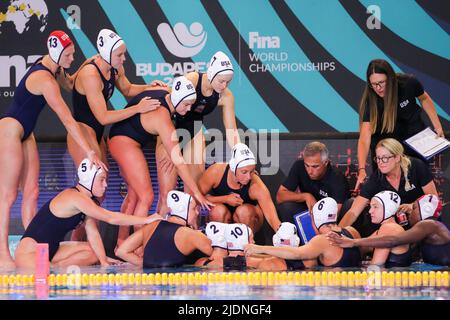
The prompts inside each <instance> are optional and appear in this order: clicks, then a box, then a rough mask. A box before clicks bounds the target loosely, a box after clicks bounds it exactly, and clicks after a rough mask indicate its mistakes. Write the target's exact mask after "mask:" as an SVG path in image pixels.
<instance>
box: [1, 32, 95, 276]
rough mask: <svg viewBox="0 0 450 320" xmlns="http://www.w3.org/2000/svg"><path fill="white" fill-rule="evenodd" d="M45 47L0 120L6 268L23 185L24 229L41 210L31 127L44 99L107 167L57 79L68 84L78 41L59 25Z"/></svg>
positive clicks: (88, 153) (10, 262)
mask: <svg viewBox="0 0 450 320" xmlns="http://www.w3.org/2000/svg"><path fill="white" fill-rule="evenodd" d="M47 48H48V54H47V55H45V56H44V57H42V58H40V59H38V60H37V61H36V62H35V63H34V64H33V65H32V66H31V67H30V69H29V70H28V71H27V72H26V74H25V75H24V77H23V78H22V80H21V81H20V83H19V85H18V86H17V88H16V90H15V93H14V99H13V100H12V103H11V106H10V108H9V109H8V110H7V111H6V113H4V114H3V116H2V118H1V120H0V148H1V150H2V152H1V153H0V176H1V177H2V179H1V182H0V229H1V230H0V234H1V237H0V265H2V266H5V267H7V268H10V267H13V266H14V262H13V260H12V258H11V255H10V253H9V248H8V224H9V215H10V210H11V206H12V205H13V204H14V202H15V200H16V197H17V191H18V190H19V188H20V189H21V191H22V195H23V198H22V223H23V226H24V228H26V227H27V226H28V224H29V223H30V221H31V219H33V217H34V215H35V214H36V211H37V199H38V194H39V184H38V179H39V154H38V150H37V145H36V140H35V138H34V134H33V130H34V127H35V125H36V122H37V120H38V117H39V114H40V112H41V111H42V110H43V109H44V107H45V105H46V104H48V105H49V107H50V108H51V109H52V110H53V111H54V112H55V113H56V115H57V116H58V118H59V119H60V121H61V122H62V124H63V125H64V126H65V128H66V130H67V131H68V132H69V133H70V134H71V135H73V136H74V137H75V139H76V140H77V141H78V144H79V145H80V153H81V154H82V155H83V157H86V156H87V157H89V158H90V160H92V161H93V162H94V163H95V164H97V165H100V166H104V164H103V163H102V162H101V161H100V160H99V157H98V156H97V155H96V154H95V152H94V151H93V150H92V148H91V146H90V145H89V143H88V142H87V141H86V139H85V137H84V135H83V133H82V132H81V130H80V127H79V125H78V124H77V123H76V122H75V120H74V119H73V117H72V114H71V111H70V109H69V107H68V106H67V104H66V103H65V101H64V99H63V98H62V96H61V91H60V88H59V83H60V85H61V86H63V87H66V86H67V87H70V79H71V76H67V75H66V74H65V72H63V71H61V70H62V69H65V68H69V67H70V66H71V64H72V62H73V60H74V57H73V56H74V54H75V46H74V45H73V43H72V41H71V40H70V37H69V36H68V35H67V34H66V33H65V32H63V31H59V30H58V31H53V32H52V33H51V34H50V36H49V37H48V39H47ZM58 82H59V83H58Z"/></svg>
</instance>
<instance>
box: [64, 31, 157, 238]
mask: <svg viewBox="0 0 450 320" xmlns="http://www.w3.org/2000/svg"><path fill="white" fill-rule="evenodd" d="M97 50H98V52H99V54H98V55H97V56H95V57H94V58H91V59H88V61H87V62H86V63H85V64H84V65H83V66H81V67H80V69H79V71H78V74H77V77H76V79H75V81H74V87H73V90H72V105H73V111H74V118H75V120H76V121H77V122H78V124H79V125H80V127H81V129H82V131H83V133H84V135H85V136H86V137H87V139H88V142H89V145H90V146H91V147H92V149H93V150H94V151H95V153H96V154H97V155H98V156H99V157H100V158H101V159H102V161H103V162H104V163H106V164H108V162H107V146H106V142H105V139H104V137H103V132H104V129H105V126H107V125H109V124H113V123H116V122H119V121H121V120H124V119H127V118H129V117H131V116H133V115H135V114H138V113H146V112H149V111H152V110H154V109H156V108H158V107H159V106H160V103H159V101H158V100H157V99H151V98H150V97H145V98H143V99H142V100H141V101H140V102H139V103H138V104H136V105H135V106H133V107H131V108H127V109H121V110H108V108H107V103H108V101H109V99H110V98H111V96H112V95H113V93H114V89H115V88H116V87H117V89H118V90H119V91H120V92H121V93H122V94H123V95H124V96H125V97H127V98H131V97H134V96H135V95H137V94H139V93H140V92H142V91H144V90H151V89H153V88H155V87H154V85H163V84H162V83H161V82H160V81H155V82H153V83H152V84H150V85H139V84H132V83H130V81H129V80H128V78H127V76H126V74H125V69H124V67H123V63H124V61H125V54H126V51H127V48H126V45H125V42H124V41H123V39H122V38H121V37H120V36H119V35H118V34H117V33H115V32H114V31H112V30H109V29H102V30H100V32H99V34H98V36H97ZM67 149H68V151H69V153H70V155H71V157H72V159H73V161H74V163H75V165H76V166H78V165H79V164H80V162H81V160H82V159H83V158H84V154H83V150H82V149H81V148H80V146H79V145H78V143H77V140H76V139H74V137H73V136H72V135H70V134H69V135H67ZM100 201H103V199H100ZM83 234H84V229H83V228H78V229H77V230H76V231H75V232H73V233H72V240H80V239H82V238H83Z"/></svg>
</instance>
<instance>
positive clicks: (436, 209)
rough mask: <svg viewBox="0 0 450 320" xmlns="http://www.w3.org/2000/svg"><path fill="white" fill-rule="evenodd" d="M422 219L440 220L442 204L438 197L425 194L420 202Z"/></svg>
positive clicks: (418, 201)
mask: <svg viewBox="0 0 450 320" xmlns="http://www.w3.org/2000/svg"><path fill="white" fill-rule="evenodd" d="M417 203H418V207H419V213H420V219H421V220H425V219H429V218H435V219H437V218H439V217H440V216H441V212H442V202H441V200H440V199H439V197H438V196H436V195H434V194H425V195H423V196H421V197H420V198H419V199H418V200H417Z"/></svg>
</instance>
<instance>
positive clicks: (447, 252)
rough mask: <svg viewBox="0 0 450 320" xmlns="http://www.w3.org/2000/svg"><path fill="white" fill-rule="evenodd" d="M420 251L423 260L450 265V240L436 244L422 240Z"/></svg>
mask: <svg viewBox="0 0 450 320" xmlns="http://www.w3.org/2000/svg"><path fill="white" fill-rule="evenodd" d="M420 252H421V254H422V259H423V262H425V263H429V264H435V265H440V266H448V267H450V242H449V243H447V244H441V245H435V244H429V243H426V242H425V241H422V242H421V244H420Z"/></svg>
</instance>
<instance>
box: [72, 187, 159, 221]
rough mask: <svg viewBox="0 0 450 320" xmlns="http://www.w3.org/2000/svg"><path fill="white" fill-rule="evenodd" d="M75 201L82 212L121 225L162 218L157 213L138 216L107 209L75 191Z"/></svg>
mask: <svg viewBox="0 0 450 320" xmlns="http://www.w3.org/2000/svg"><path fill="white" fill-rule="evenodd" d="M72 199H73V201H74V206H75V207H76V208H77V210H79V211H80V212H83V213H84V214H85V215H87V216H88V217H91V218H94V219H96V220H100V221H105V222H107V223H109V224H114V225H119V226H134V225H143V224H149V223H152V222H153V221H156V220H161V219H162V217H161V216H160V215H158V214H157V213H154V214H152V215H151V216H148V217H138V216H133V215H128V214H123V213H120V212H113V211H109V210H106V209H104V208H102V207H100V206H98V205H97V204H95V203H94V201H92V199H89V198H87V197H86V196H83V195H80V194H78V193H74V194H73V197H72Z"/></svg>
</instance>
